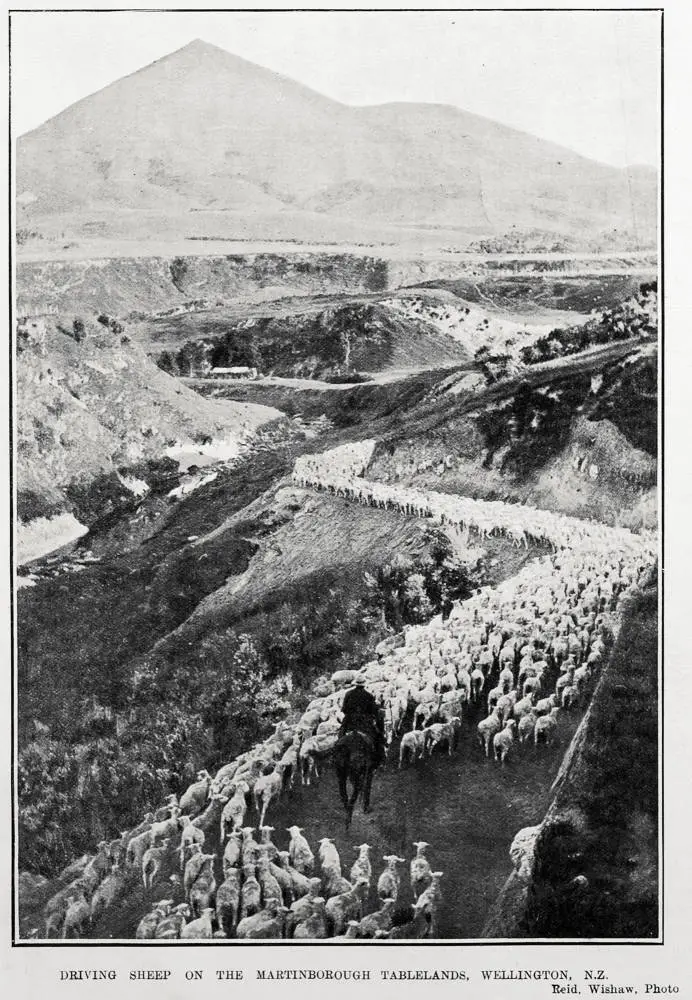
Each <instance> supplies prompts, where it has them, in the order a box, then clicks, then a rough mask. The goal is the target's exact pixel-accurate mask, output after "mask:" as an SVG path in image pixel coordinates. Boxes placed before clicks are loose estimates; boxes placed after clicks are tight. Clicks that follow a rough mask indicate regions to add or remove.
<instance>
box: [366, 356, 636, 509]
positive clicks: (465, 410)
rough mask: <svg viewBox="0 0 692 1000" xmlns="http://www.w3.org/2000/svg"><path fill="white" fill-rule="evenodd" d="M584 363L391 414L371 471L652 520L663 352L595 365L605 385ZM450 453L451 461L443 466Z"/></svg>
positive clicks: (453, 489)
mask: <svg viewBox="0 0 692 1000" xmlns="http://www.w3.org/2000/svg"><path fill="white" fill-rule="evenodd" d="M618 349H619V348H618ZM622 350H623V351H627V347H626V346H625V347H624V348H623V349H622ZM579 364H580V361H579V360H578V359H577V361H576V362H575V366H576V368H577V370H576V371H575V370H574V369H573V368H572V367H571V366H570V364H569V363H567V364H566V365H565V366H563V367H561V368H556V369H555V370H552V371H549V372H547V373H546V374H544V375H541V378H540V379H537V380H536V384H535V385H534V387H532V386H531V385H530V383H528V381H527V379H524V380H515V381H514V382H508V383H507V384H503V383H498V384H497V386H492V387H491V388H490V389H488V390H485V391H481V392H480V393H477V392H470V393H467V392H464V391H462V392H461V393H459V395H454V394H452V393H449V392H447V393H444V392H443V393H440V392H439V391H438V393H437V394H435V393H433V394H432V395H431V397H430V398H429V399H428V400H423V401H422V402H421V403H419V404H418V405H417V406H416V407H414V408H413V410H412V411H411V412H410V413H409V414H408V415H407V416H406V418H404V416H403V415H402V414H394V415H393V416H392V418H390V420H389V421H388V424H387V425H386V427H383V434H382V437H383V443H382V444H381V446H380V448H379V449H378V452H377V455H376V457H375V459H374V461H373V464H372V467H371V470H370V471H369V473H368V474H369V475H371V476H372V477H373V478H381V479H387V478H390V479H391V478H395V479H397V481H399V482H402V483H410V484H411V485H415V486H418V487H425V486H432V487H433V488H434V489H438V490H441V491H443V492H450V493H462V494H473V495H475V496H482V497H486V498H492V497H499V498H502V499H512V500H515V501H518V502H522V501H524V500H527V501H530V502H533V503H536V504H537V505H538V506H544V507H548V508H551V509H556V510H561V511H563V512H565V513H571V514H575V515H577V516H581V517H596V518H600V519H603V520H606V521H609V522H610V523H612V522H613V520H614V517H615V514H616V513H617V515H618V516H619V517H623V518H624V519H625V521H626V523H632V524H634V525H637V524H641V523H642V522H643V523H645V524H648V525H652V524H653V523H655V516H656V514H655V490H654V487H655V480H656V462H655V458H654V457H653V456H652V455H651V454H650V453H649V452H648V451H647V450H645V449H648V448H650V447H651V446H652V442H653V447H654V448H655V427H656V403H655V396H653V395H652V394H651V393H649V392H648V391H647V390H648V389H649V388H650V385H651V382H652V380H654V381H655V377H656V374H655V373H656V360H655V357H653V356H650V357H646V358H642V359H639V360H636V361H635V362H634V363H632V358H631V357H626V358H625V360H624V361H622V360H621V361H614V362H611V363H609V364H603V363H601V364H599V365H596V367H595V369H594V371H595V372H596V373H597V374H599V375H602V376H603V378H602V380H601V382H600V385H599V387H598V388H597V389H593V385H594V383H592V377H591V374H589V373H588V372H583V373H581V372H579V370H578V366H579ZM528 377H533V373H531V372H530V373H528ZM541 382H543V383H544V384H543V385H542V384H541ZM486 399H487V402H485V403H484V401H485V400H486ZM445 458H450V459H451V467H450V468H447V469H445V470H444V471H442V470H440V471H439V472H438V471H437V469H438V467H439V466H440V463H441V462H442V461H443V460H444V459H445ZM578 463H581V464H580V465H579V466H578ZM591 466H595V467H596V468H597V473H596V477H595V478H592V475H593V473H592V471H591Z"/></svg>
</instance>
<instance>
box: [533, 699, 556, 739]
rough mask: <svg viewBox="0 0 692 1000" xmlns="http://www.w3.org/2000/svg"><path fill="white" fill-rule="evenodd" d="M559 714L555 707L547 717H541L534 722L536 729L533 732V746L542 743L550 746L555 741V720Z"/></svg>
mask: <svg viewBox="0 0 692 1000" xmlns="http://www.w3.org/2000/svg"><path fill="white" fill-rule="evenodd" d="M559 714H560V709H559V708H557V707H555V708H553V709H551V711H550V714H549V715H542V716H541V717H540V719H538V720H537V721H536V728H535V729H534V731H533V742H534V745H535V746H538V744H539V743H540V742H541V741H542V742H544V743H545V744H546V746H550V745H551V744H552V742H553V740H554V739H555V734H556V732H557V720H558V716H559Z"/></svg>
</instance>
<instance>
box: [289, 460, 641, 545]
mask: <svg viewBox="0 0 692 1000" xmlns="http://www.w3.org/2000/svg"><path fill="white" fill-rule="evenodd" d="M375 443H376V442H374V441H372V440H367V441H361V442H357V443H353V444H349V445H342V446H341V447H339V448H334V449H332V450H331V451H327V452H323V453H322V454H320V455H305V456H302V457H300V458H298V459H297V460H296V463H295V466H294V471H293V482H294V485H296V486H299V487H302V488H307V487H311V488H313V489H318V490H324V491H326V492H328V493H330V494H332V495H334V496H339V497H344V498H347V499H351V500H355V501H357V502H358V503H362V504H366V505H368V506H371V507H377V508H380V509H383V510H398V511H400V512H401V513H403V514H409V515H414V516H417V517H425V518H431V519H432V521H433V523H435V524H440V525H448V526H450V527H454V528H456V529H457V530H459V531H464V530H467V529H473V530H475V531H477V532H478V534H479V535H480V536H481V538H486V537H488V536H489V535H504V536H505V537H506V538H508V539H509V540H510V541H511V542H512V543H513V544H514V545H517V546H520V545H523V546H528V544H529V542H535V543H538V544H542V545H550V546H552V547H553V548H554V549H561V548H574V547H576V546H582V545H591V546H606V547H619V548H622V549H627V548H630V547H632V546H633V545H634V546H636V545H637V544H638V537H637V538H635V536H633V535H632V533H631V532H630V531H628V530H627V529H626V528H611V527H608V526H607V525H604V524H602V523H601V522H599V521H586V520H581V519H580V518H576V517H568V516H566V515H564V514H555V513H553V512H552V511H548V510H541V509H539V508H538V507H533V506H531V504H511V503H504V502H503V501H501V500H473V499H471V498H470V497H462V496H457V495H453V494H448V493H437V492H435V491H433V490H426V491H425V492H424V491H422V490H419V489H416V488H415V487H410V486H403V485H401V486H399V485H395V484H392V483H381V482H374V481H372V480H367V479H364V478H363V473H364V472H365V470H366V469H367V467H368V464H369V462H370V460H371V458H372V454H373V452H374V448H375Z"/></svg>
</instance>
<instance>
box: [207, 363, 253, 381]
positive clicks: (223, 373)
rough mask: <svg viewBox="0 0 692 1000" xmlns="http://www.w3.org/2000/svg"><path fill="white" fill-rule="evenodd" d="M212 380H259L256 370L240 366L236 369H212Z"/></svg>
mask: <svg viewBox="0 0 692 1000" xmlns="http://www.w3.org/2000/svg"><path fill="white" fill-rule="evenodd" d="M211 375H212V378H259V373H258V371H257V369H256V368H248V367H246V366H245V365H238V366H236V367H234V368H212V370H211Z"/></svg>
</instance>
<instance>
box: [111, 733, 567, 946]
mask: <svg viewBox="0 0 692 1000" xmlns="http://www.w3.org/2000/svg"><path fill="white" fill-rule="evenodd" d="M577 722H578V718H577V716H576V715H575V716H572V717H570V718H569V719H567V720H565V719H563V720H562V722H561V725H560V730H559V742H558V743H556V744H555V745H554V746H553V747H552V748H551V749H546V748H545V747H540V748H538V749H535V748H534V747H533V746H531V747H528V746H526V747H521V748H517V752H516V754H515V755H514V757H513V758H511V759H510V760H509V761H508V762H507V764H506V765H505V767H504V768H502V767H501V766H500V765H499V764H495V763H494V761H492V760H486V758H485V757H484V755H483V752H482V750H481V748H480V747H479V746H478V745H477V743H476V737H475V720H473V721H469V720H466V721H465V723H464V729H463V732H462V737H461V740H460V743H459V747H458V749H457V751H456V753H455V754H454V755H453V757H452V758H451V760H450V759H449V758H448V757H447V756H446V754H442V755H440V756H437V755H435V756H434V757H433V759H432V760H428V761H425V762H424V763H418V764H416V765H410V766H407V765H404V768H403V769H402V770H401V771H399V770H398V768H397V762H396V758H397V756H398V750H397V748H396V746H395V747H394V752H393V753H392V755H391V756H392V757H393V758H394V759H393V760H390V762H389V763H388V764H387V766H386V768H385V769H384V770H383V771H382V772H380V773H379V774H378V775H377V776H376V778H375V781H374V784H373V796H372V806H373V808H372V812H371V813H370V814H369V815H367V816H365V815H363V813H362V811H361V809H360V806H358V807H357V810H356V813H355V814H354V817H353V823H352V825H351V829H350V830H349V831H347V830H346V829H345V823H344V813H343V809H342V806H341V802H340V800H339V798H338V794H337V788H336V776H335V775H334V773H333V771H332V770H331V767H328V769H327V770H326V771H325V772H324V773H323V774H321V776H320V778H319V780H318V781H317V782H316V784H315V785H313V786H311V787H309V788H308V787H304V788H303V787H301V786H300V785H299V784H296V786H295V787H294V790H293V792H291V793H289V794H287V795H286V796H285V797H284V799H283V801H282V803H281V804H280V806H279V808H276V809H274V810H270V813H269V816H268V822H270V823H271V824H272V825H273V826H274V827H275V828H276V832H275V834H274V840H275V842H276V844H277V846H278V847H279V848H280V849H283V848H285V847H287V846H288V834H287V833H286V830H285V828H286V827H287V826H289V825H291V824H292V823H297V824H298V825H299V826H303V827H304V828H305V836H306V837H307V838H308V840H309V841H310V843H311V845H312V847H313V850H314V851H315V854H316V853H317V840H318V838H319V836H324V835H325V834H326V833H329V835H330V836H331V837H333V838H334V840H335V841H336V844H337V847H338V850H339V853H340V856H341V859H342V865H343V868H344V870H345V874H346V875H348V869H350V866H351V864H352V863H353V861H354V860H355V857H356V852H355V851H354V850H353V847H354V845H356V844H360V843H363V842H367V843H369V844H370V845H371V847H372V851H371V856H372V860H373V870H374V872H375V877H374V880H373V882H374V884H373V892H372V898H371V900H370V904H369V906H368V909H369V910H372V909H375V908H376V907H377V897H376V893H375V884H376V881H377V876H378V875H379V873H380V871H381V870H382V868H383V867H384V864H383V862H382V855H383V854H389V853H398V854H399V855H400V857H405V858H406V859H407V861H408V860H409V859H410V858H411V857H412V855H413V853H414V851H413V847H412V843H413V841H414V840H419V839H427V840H428V841H430V843H431V846H430V848H429V849H428V855H429V858H430V862H431V864H432V866H433V868H434V869H435V870H439V871H442V872H444V878H443V890H444V899H443V905H442V909H441V926H440V936H441V937H444V938H447V939H449V938H465V939H470V938H476V937H479V936H480V933H481V930H482V928H483V924H484V922H485V918H486V916H487V913H488V910H489V908H490V907H491V906H492V904H493V903H494V901H495V899H496V898H497V895H498V893H499V892H500V890H501V888H502V886H503V884H504V882H505V880H506V879H507V877H508V875H509V873H510V871H511V864H510V861H509V855H508V850H509V846H510V844H511V842H512V839H513V837H514V835H515V833H516V832H517V830H519V829H520V828H521V827H523V826H529V825H533V824H535V823H538V822H540V820H541V819H542V818H543V816H544V814H545V811H546V808H547V806H548V802H549V797H550V785H551V783H552V781H553V779H554V777H555V775H556V774H557V771H558V768H559V764H560V761H561V759H562V757H563V755H564V753H565V750H566V748H567V746H568V744H569V741H570V740H571V737H572V735H573V733H574V731H575V729H576V725H577ZM246 822H247V823H248V824H249V825H251V824H253V823H256V822H257V817H256V815H255V813H254V811H250V812H249V813H248V816H247V818H246ZM433 831H436V832H433ZM206 849H208V850H210V851H211V850H217V849H218V842H217V841H216V840H213V841H209V840H208V842H207V846H206V847H205V850H206ZM402 868H403V878H402V892H401V897H400V901H399V902H400V904H401V905H402V906H404V907H405V906H406V905H407V904H409V903H410V902H411V896H410V892H409V890H408V864H407V865H405V866H402ZM165 874H166V875H168V874H170V870H169V872H167V873H165ZM219 877H220V871H217V878H219ZM166 893H167V888H166V879H165V877H164V880H163V881H161V882H158V883H156V884H155V886H154V890H153V893H151V894H145V893H144V890H143V888H142V886H141V882H140V881H139V877H138V875H135V874H133V876H132V877H131V882H130V885H129V887H128V892H127V895H126V902H124V903H123V904H121V905H120V906H119V907H117V908H115V909H114V910H113V912H112V913H111V914H110V917H109V919H107V920H106V919H104V920H103V921H102V922H101V923H99V924H97V925H96V926H95V927H94V928H93V930H92V935H91V937H93V938H104V939H117V938H131V937H133V936H134V931H135V928H136V925H137V922H138V921H139V920H140V919H141V917H142V916H143V915H144V914H145V913H146V912H147V910H148V909H149V907H150V904H151V902H152V900H154V899H159V898H162V895H164V894H166ZM169 895H173V894H169Z"/></svg>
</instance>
